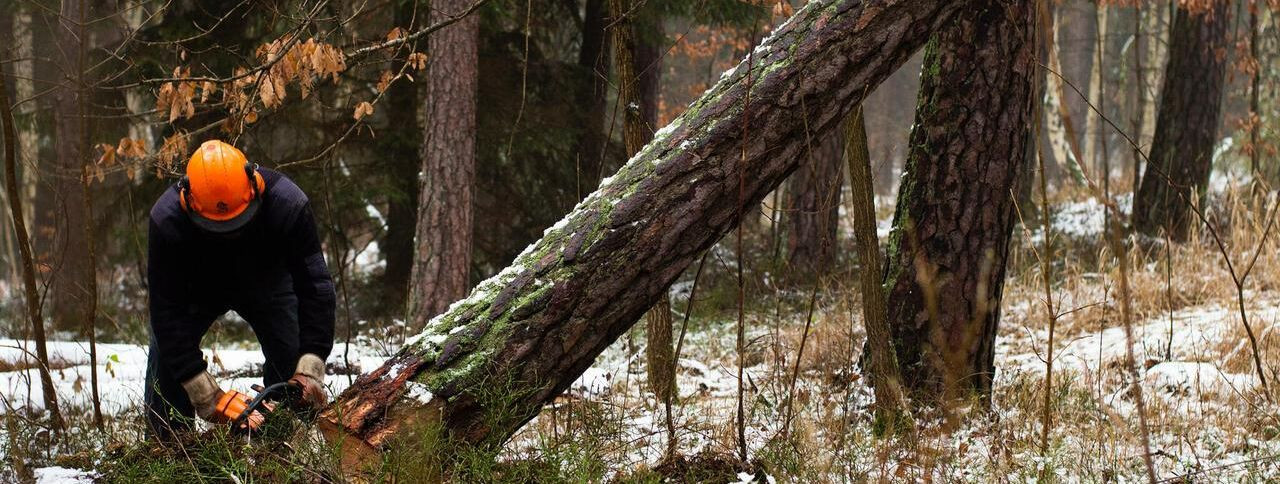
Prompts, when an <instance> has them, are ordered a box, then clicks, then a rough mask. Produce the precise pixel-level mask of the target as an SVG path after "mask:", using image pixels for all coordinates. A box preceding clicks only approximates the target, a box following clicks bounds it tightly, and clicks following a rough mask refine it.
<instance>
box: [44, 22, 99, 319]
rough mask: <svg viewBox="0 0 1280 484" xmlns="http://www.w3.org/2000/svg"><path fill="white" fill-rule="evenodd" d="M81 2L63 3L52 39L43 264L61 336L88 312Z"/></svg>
mask: <svg viewBox="0 0 1280 484" xmlns="http://www.w3.org/2000/svg"><path fill="white" fill-rule="evenodd" d="M83 2H84V0H65V1H63V2H62V10H61V12H60V13H59V15H58V23H57V27H56V28H57V29H58V30H57V36H56V38H57V44H58V52H60V54H58V56H57V57H58V59H59V60H58V66H59V69H60V70H61V72H62V76H63V77H62V81H61V82H60V85H59V87H58V88H57V90H56V94H55V99H54V116H55V123H54V129H55V138H56V140H57V157H56V159H55V160H54V163H52V166H53V167H54V169H53V170H51V172H49V173H47V174H46V175H47V176H49V177H50V178H52V180H51V183H52V185H53V187H54V195H53V199H54V205H53V206H52V207H48V208H49V209H50V210H52V212H51V213H52V220H54V221H55V224H56V225H55V228H54V233H53V234H52V235H53V244H52V246H51V249H52V250H51V253H50V256H51V257H50V259H49V261H48V262H49V264H50V266H51V269H52V272H51V282H50V284H51V287H50V288H49V293H50V294H49V299H50V301H51V303H52V311H51V316H52V319H53V327H54V328H57V329H63V330H67V331H74V330H77V329H80V328H83V327H84V326H85V324H86V321H87V320H88V318H89V317H90V315H91V314H92V313H93V308H92V307H91V305H92V300H91V298H92V295H91V294H90V291H91V289H92V286H93V284H94V279H93V278H94V274H93V272H92V264H93V261H91V260H90V259H89V253H88V251H86V250H84V248H85V247H87V246H88V241H87V240H86V239H85V237H86V235H89V234H91V233H92V231H91V230H87V229H86V228H87V227H89V226H90V224H91V221H90V219H89V217H88V214H87V213H86V212H85V208H86V207H87V203H86V201H85V199H84V191H83V190H82V187H81V181H80V173H81V169H82V165H83V164H84V163H86V162H87V160H86V159H87V158H88V157H89V153H88V152H87V150H85V146H84V145H85V139H86V138H85V135H86V133H85V132H84V128H85V123H84V122H83V120H82V119H81V118H82V117H81V115H80V108H81V103H82V102H87V101H85V100H82V99H81V96H82V95H83V94H84V93H83V92H81V91H80V88H79V86H76V85H73V83H74V82H75V81H74V79H78V78H79V77H78V76H79V72H81V71H80V69H79V68H78V67H79V66H78V65H77V62H78V61H77V59H78V55H79V54H78V52H79V51H80V49H81V48H82V44H81V42H80V38H79V36H78V32H79V29H80V27H79V25H78V22H77V21H75V20H74V19H77V18H79V15H80V9H81V4H82V3H83Z"/></svg>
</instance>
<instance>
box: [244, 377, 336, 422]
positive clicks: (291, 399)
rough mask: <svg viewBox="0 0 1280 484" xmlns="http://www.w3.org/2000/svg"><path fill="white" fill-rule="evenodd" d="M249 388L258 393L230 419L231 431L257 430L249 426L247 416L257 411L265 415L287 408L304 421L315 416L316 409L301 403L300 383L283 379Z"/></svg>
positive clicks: (308, 420)
mask: <svg viewBox="0 0 1280 484" xmlns="http://www.w3.org/2000/svg"><path fill="white" fill-rule="evenodd" d="M250 388H252V389H253V391H255V392H258V395H257V396H255V397H253V398H252V399H250V400H249V403H247V404H245V406H244V409H242V410H240V412H239V414H238V415H236V417H235V418H233V419H231V431H232V432H235V433H247V434H254V433H256V432H258V431H259V429H255V428H251V427H250V426H249V423H248V422H249V416H250V415H253V413H254V412H259V413H261V414H262V415H263V416H264V417H266V416H269V415H271V414H273V413H275V412H276V411H277V410H280V409H282V408H287V409H289V410H290V411H291V412H292V413H293V414H294V415H296V416H297V417H298V418H299V419H300V420H302V421H304V422H310V421H311V420H313V419H314V418H315V415H316V411H315V410H314V409H311V408H308V407H307V406H306V405H303V404H302V385H300V384H298V383H295V382H292V381H284V382H280V383H276V384H273V385H271V386H268V387H266V388H263V387H262V385H258V384H256V383H255V384H254V385H252V386H250Z"/></svg>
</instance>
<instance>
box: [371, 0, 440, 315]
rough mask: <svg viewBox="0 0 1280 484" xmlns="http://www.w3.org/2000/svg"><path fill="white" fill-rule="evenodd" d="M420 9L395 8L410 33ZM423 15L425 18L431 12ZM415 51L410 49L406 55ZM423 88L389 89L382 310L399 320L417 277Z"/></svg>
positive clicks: (410, 5) (398, 84)
mask: <svg viewBox="0 0 1280 484" xmlns="http://www.w3.org/2000/svg"><path fill="white" fill-rule="evenodd" d="M415 7H417V5H415V4H414V2H404V3H402V4H400V5H398V6H396V14H395V25H396V26H399V27H400V28H407V27H408V26H409V24H410V22H414V20H415V19H414V18H413V15H414V11H415ZM419 11H420V12H424V13H425V11H426V9H422V10H419ZM418 23H420V21H419V22H418ZM415 45H416V43H415ZM416 50H417V48H416V47H415V46H410V47H409V48H407V49H406V51H407V52H413V51H416ZM399 62H404V61H403V60H401V61H399ZM401 66H402V65H397V66H395V67H394V68H393V69H392V71H398V70H399V68H400V67H401ZM428 75H430V73H428ZM418 86H419V84H418V83H416V82H407V81H399V82H395V83H392V84H391V87H390V88H388V89H387V103H386V109H387V129H386V132H385V133H384V134H383V135H382V143H381V144H382V146H384V147H385V149H386V152H385V156H384V159H385V160H386V163H387V164H388V165H389V166H388V167H387V169H388V172H389V173H390V174H391V177H390V180H389V181H390V183H391V184H392V186H393V187H395V188H394V189H393V190H390V191H389V192H390V193H389V194H388V199H387V232H386V236H385V238H384V239H383V245H382V252H383V253H384V254H386V255H387V267H386V270H385V271H384V272H383V273H382V297H383V299H382V301H383V303H384V304H383V307H382V310H383V311H385V313H386V314H390V315H394V316H395V317H404V315H405V300H406V299H408V295H409V278H410V276H412V274H413V249H414V247H413V236H414V231H415V229H416V224H417V220H418V188H419V185H418V183H419V182H418V170H420V169H422V166H423V164H422V158H421V152H420V151H419V148H420V147H422V129H421V126H420V125H419V123H418V90H419V88H418Z"/></svg>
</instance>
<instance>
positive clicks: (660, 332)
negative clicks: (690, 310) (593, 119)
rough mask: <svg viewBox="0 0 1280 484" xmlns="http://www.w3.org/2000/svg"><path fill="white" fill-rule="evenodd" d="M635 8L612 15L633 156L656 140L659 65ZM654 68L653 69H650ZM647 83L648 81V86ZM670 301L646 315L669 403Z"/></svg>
mask: <svg viewBox="0 0 1280 484" xmlns="http://www.w3.org/2000/svg"><path fill="white" fill-rule="evenodd" d="M634 5H635V4H633V3H632V2H631V1H630V0H610V1H609V13H610V15H611V16H612V17H613V25H614V27H613V45H614V49H615V51H616V55H615V56H614V59H615V61H616V62H617V64H618V103H619V104H621V105H622V106H623V117H622V142H623V145H625V148H626V150H627V156H628V157H630V156H634V155H635V154H636V153H639V152H640V150H641V149H643V148H644V145H645V143H648V142H649V140H652V139H653V130H654V128H653V126H654V125H655V124H657V116H658V110H657V105H658V97H657V96H658V89H657V87H658V86H657V84H658V83H657V79H658V77H657V73H658V72H659V71H658V69H657V67H658V66H657V65H654V66H650V65H649V64H650V63H654V62H656V61H657V56H655V55H654V54H655V53H656V52H655V50H656V49H653V48H652V47H648V48H643V50H644V52H645V54H644V55H641V51H642V46H644V45H645V44H644V42H641V41H638V36H637V35H636V34H635V30H636V29H635V27H634V26H633V24H635V23H638V22H635V21H634V20H633V19H632V18H631V17H630V16H629V15H628V13H629V12H630V13H631V14H630V15H634V14H635V12H634V10H633V8H634ZM650 67H652V70H650V69H649V68H650ZM646 81H647V82H646ZM671 326H672V316H671V299H670V298H669V297H660V298H658V301H657V303H656V304H654V305H653V308H652V309H650V310H649V312H648V313H646V314H645V338H646V341H645V362H646V363H647V366H648V369H649V375H648V379H649V389H650V390H651V391H653V394H654V395H655V396H656V397H657V398H658V400H659V401H662V402H664V403H665V402H667V401H668V400H669V399H670V398H671V397H672V396H673V395H674V393H675V382H676V375H675V370H676V367H675V356H674V353H675V348H674V346H673V345H672V339H671Z"/></svg>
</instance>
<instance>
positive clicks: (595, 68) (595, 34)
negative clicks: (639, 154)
mask: <svg viewBox="0 0 1280 484" xmlns="http://www.w3.org/2000/svg"><path fill="white" fill-rule="evenodd" d="M606 2H607V0H586V5H585V8H584V9H583V12H584V15H583V18H582V42H581V44H580V47H579V49H578V66H579V67H580V68H581V69H582V72H583V74H584V75H585V76H587V77H586V78H585V79H583V85H581V86H579V90H578V104H579V105H580V106H581V109H582V113H583V125H582V131H581V132H580V133H579V135H578V141H577V143H578V144H577V148H578V149H577V160H574V162H575V163H576V164H577V167H578V174H579V175H578V186H579V187H585V188H587V189H590V187H594V186H596V185H597V184H599V180H600V178H601V176H602V174H603V173H604V172H605V170H606V169H607V167H606V166H605V159H606V156H605V146H606V144H607V143H608V141H609V140H608V136H607V135H606V133H605V126H604V119H605V111H606V108H608V94H609V66H610V63H609V50H610V49H609V44H610V38H609V33H608V31H607V29H608V26H607V24H608V23H609V6H608V4H607V3H606Z"/></svg>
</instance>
